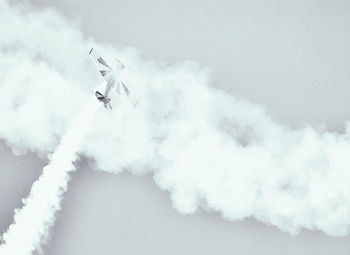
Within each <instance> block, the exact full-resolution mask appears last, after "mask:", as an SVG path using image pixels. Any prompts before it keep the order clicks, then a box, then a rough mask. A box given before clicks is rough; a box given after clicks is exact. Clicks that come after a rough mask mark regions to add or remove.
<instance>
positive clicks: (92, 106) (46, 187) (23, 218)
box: [0, 98, 98, 255]
mask: <svg viewBox="0 0 350 255" xmlns="http://www.w3.org/2000/svg"><path fill="white" fill-rule="evenodd" d="M97 107H98V105H97V102H96V101H95V99H94V98H91V99H90V100H89V101H88V103H87V105H86V106H83V108H82V110H81V111H80V112H79V113H78V114H77V115H76V116H75V119H74V121H73V123H72V126H71V127H70V128H69V130H68V132H67V133H66V134H65V135H64V136H63V137H62V140H61V142H60V144H59V145H58V147H57V149H56V150H55V152H54V153H53V154H52V156H51V160H50V163H49V164H48V165H47V166H45V167H44V169H43V174H42V175H41V176H40V178H39V179H38V180H37V181H36V182H35V183H34V184H33V186H32V188H31V191H30V194H29V196H28V197H27V198H26V199H24V200H23V203H24V206H23V208H21V209H17V210H16V211H15V216H14V222H13V223H12V224H11V225H10V227H9V228H8V230H7V231H6V232H5V233H4V234H3V241H4V242H5V243H4V244H3V245H1V246H0V253H1V254H2V255H28V254H32V252H33V251H35V250H40V248H41V244H42V243H43V242H45V241H46V240H47V237H48V233H49V228H50V227H51V226H52V225H53V223H54V222H55V213H56V212H57V211H58V210H59V209H60V204H61V200H62V197H63V194H64V192H65V191H66V190H67V183H68V181H69V174H70V172H72V171H74V170H75V169H76V168H75V166H74V165H73V162H74V161H75V160H76V158H77V152H78V150H79V149H80V145H81V142H82V140H83V138H84V135H85V134H86V131H87V130H88V127H89V126H90V123H91V121H92V119H93V117H94V116H95V112H96V110H97Z"/></svg>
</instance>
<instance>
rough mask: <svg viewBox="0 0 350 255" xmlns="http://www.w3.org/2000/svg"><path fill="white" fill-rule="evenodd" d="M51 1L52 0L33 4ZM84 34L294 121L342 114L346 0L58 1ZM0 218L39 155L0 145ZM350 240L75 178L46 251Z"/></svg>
mask: <svg viewBox="0 0 350 255" xmlns="http://www.w3.org/2000/svg"><path fill="white" fill-rule="evenodd" d="M32 2H33V3H34V4H36V6H38V7H41V6H50V5H51V4H52V3H51V2H50V1H32ZM55 7H56V8H58V10H60V11H62V12H63V13H64V14H66V15H67V16H68V17H70V18H74V19H78V20H79V23H80V25H81V26H82V28H83V31H84V33H85V34H86V35H87V36H93V37H94V38H96V39H97V40H99V41H106V42H110V43H113V44H115V45H118V46H135V47H137V48H139V49H140V50H142V51H143V54H144V55H146V56H147V58H150V59H160V60H164V61H166V62H168V63H176V62H182V61H183V60H186V59H192V60H195V61H197V62H199V63H200V64H201V65H202V66H208V67H209V68H210V69H211V70H212V80H213V82H212V83H213V84H214V85H215V86H218V87H220V88H223V89H224V90H226V91H229V92H230V93H232V94H235V95H238V96H242V97H244V98H247V99H249V100H251V101H252V102H254V103H260V104H263V105H265V106H266V107H267V110H268V112H269V113H270V114H271V115H272V116H273V118H275V119H277V120H280V121H281V122H284V123H288V124H289V125H291V126H302V125H304V124H305V123H309V124H313V125H319V124H322V123H324V124H325V125H326V126H327V127H328V129H330V130H342V129H343V124H344V122H345V120H349V119H350V118H349V117H350V114H349V111H348V109H349V106H350V103H349V100H348V99H349V95H350V88H349V86H348V84H349V81H350V75H349V72H348V68H349V64H350V58H349V55H350V51H349V48H348V45H349V43H350V32H349V31H350V29H349V26H350V22H349V21H350V20H349V19H350V17H349V15H348V13H349V12H348V11H349V7H350V5H349V4H348V3H347V2H346V1H332V2H330V1H295V2H293V4H291V3H287V1H278V2H277V1H270V2H269V1H265V2H264V3H262V2H261V1H250V4H247V3H243V1H241V2H240V1H230V2H229V1H221V2H219V3H217V2H215V3H214V2H212V1H207V2H204V1H177V2H176V3H175V2H174V3H165V2H164V1H147V2H146V1H113V2H112V1H105V0H104V1H89V2H86V1H74V2H73V1H66V0H65V1H57V2H55ZM0 164H1V165H0V167H1V172H2V178H1V179H0V191H1V192H0V201H1V211H0V227H1V229H0V230H1V231H4V230H5V228H6V227H7V226H8V225H9V224H10V222H11V221H12V210H13V209H14V208H16V207H18V206H19V205H20V203H21V202H20V201H21V198H23V197H25V196H26V194H27V193H28V191H29V189H30V186H31V184H32V182H33V181H34V180H35V179H36V178H37V177H38V176H39V175H40V172H41V167H42V166H43V165H44V162H42V161H41V160H39V159H38V158H37V157H36V156H35V155H33V154H28V155H25V156H20V157H16V156H14V155H12V154H11V153H10V152H9V150H8V148H7V147H6V146H5V145H1V148H0ZM349 243H350V242H349V237H344V238H331V237H328V236H326V235H325V234H323V233H320V232H312V231H303V232H302V233H301V234H300V235H298V236H297V237H291V236H289V235H288V234H283V233H281V232H280V231H279V230H278V229H276V228H273V227H269V226H265V225H263V224H261V223H257V222H255V221H253V220H246V221H244V222H240V223H230V222H227V221H224V220H222V218H221V217H220V216H219V215H217V214H212V213H205V212H200V213H198V214H196V215H194V216H183V215H180V214H178V213H177V212H176V211H175V210H173V209H172V208H171V202H170V199H169V197H168V194H167V193H166V192H162V191H160V190H159V189H158V188H157V187H156V186H155V184H154V183H153V181H152V178H151V177H150V176H144V177H135V176H131V175H127V174H122V175H117V176H115V175H110V174H106V173H102V172H96V171H94V170H93V169H91V168H90V167H89V166H88V165H87V164H86V163H83V164H81V166H80V169H79V171H78V172H76V173H75V174H74V175H73V178H72V181H71V183H70V187H69V191H68V193H67V194H66V196H65V199H64V203H63V210H62V211H61V212H60V213H59V215H58V221H57V224H56V225H55V227H54V228H53V230H52V238H51V240H50V241H49V243H48V245H47V247H45V250H46V252H45V253H46V254H100V253H102V254H140V253H141V252H142V253H146V254H149V253H153V254H163V253H167V254H178V253H183V254H193V253H195V254H197V253H201V254H213V253H221V254H232V253H233V254H235V253H239V254H257V253H258V254H281V253H282V252H283V253H284V254H347V251H348V250H349V248H350V244H349Z"/></svg>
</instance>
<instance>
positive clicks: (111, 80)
mask: <svg viewBox="0 0 350 255" xmlns="http://www.w3.org/2000/svg"><path fill="white" fill-rule="evenodd" d="M89 55H90V56H91V57H92V60H93V62H94V63H95V64H96V67H97V69H98V71H99V72H100V74H101V75H102V77H103V79H104V80H105V81H106V83H105V86H103V87H102V88H99V89H96V91H95V96H96V98H97V100H98V101H100V102H101V103H103V106H104V107H105V108H106V109H112V106H111V104H110V103H109V102H110V101H111V98H110V97H109V93H110V92H111V90H112V89H113V88H114V87H115V89H116V92H117V93H118V94H119V95H121V91H120V87H122V88H123V89H122V91H124V93H125V95H126V96H128V97H129V96H130V91H129V89H128V88H127V87H126V85H125V84H124V83H123V82H122V81H121V80H120V78H119V76H120V73H121V72H122V71H123V70H124V68H125V66H124V65H123V63H122V62H120V60H119V59H115V63H114V65H112V66H110V65H108V64H107V63H106V61H104V60H103V58H102V57H100V56H99V55H98V54H97V52H96V51H95V50H94V49H93V48H92V49H91V50H90V52H89ZM122 93H123V92H122Z"/></svg>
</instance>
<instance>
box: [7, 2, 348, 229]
mask: <svg viewBox="0 0 350 255" xmlns="http://www.w3.org/2000/svg"><path fill="white" fill-rule="evenodd" d="M0 34H1V35H2V36H1V39H0V51H1V59H0V94H1V96H2V100H1V101H0V115H1V120H2V123H1V125H0V138H2V139H4V140H6V142H7V143H8V144H9V145H10V146H11V147H12V148H14V150H15V151H16V152H23V151H26V150H32V151H36V152H38V153H39V154H42V155H45V153H47V152H48V151H52V150H53V149H54V148H55V146H56V145H57V143H58V138H59V137H60V136H61V135H62V134H63V133H64V130H66V129H67V127H68V126H69V123H71V120H72V118H74V115H73V112H74V111H76V110H77V109H78V108H79V105H81V104H82V102H84V98H86V97H87V95H88V94H89V93H91V89H92V88H93V87H95V86H96V84H97V83H98V82H100V80H99V77H98V74H97V73H96V70H95V69H94V66H93V65H92V63H90V60H89V59H88V57H87V52H88V50H89V49H90V48H91V47H92V46H94V48H96V49H97V50H98V51H99V53H100V54H101V55H103V56H105V57H106V58H107V59H106V60H107V61H108V57H111V58H113V57H118V58H120V59H121V60H122V61H123V62H124V63H125V64H127V65H129V66H132V69H129V70H127V71H126V72H125V73H123V77H122V79H123V81H124V82H125V83H126V84H127V85H128V87H129V88H130V90H131V92H132V93H133V95H134V96H135V97H136V98H137V100H138V102H139V104H138V107H137V108H136V109H135V110H134V111H132V113H130V111H127V110H125V107H127V106H125V105H124V104H123V103H120V102H119V101H118V100H113V102H114V105H113V107H114V108H113V110H112V111H111V112H107V111H101V112H100V114H98V115H97V116H96V121H94V123H93V124H92V125H91V130H90V131H89V132H88V134H87V137H86V139H85V140H84V145H83V153H84V154H85V155H86V156H88V157H91V158H93V159H94V160H95V162H96V165H97V167H98V168H99V169H100V170H103V171H108V172H112V173H119V172H121V171H124V170H127V171H131V172H133V173H135V174H142V173H145V172H152V173H153V175H154V180H155V182H156V183H157V184H158V186H159V187H160V188H162V189H165V190H168V191H169V192H170V195H171V198H172V201H173V205H174V208H175V209H176V210H178V211H179V212H180V213H194V212H195V211H196V210H197V209H198V208H203V209H205V210H210V211H215V212H218V213H220V214H221V215H222V216H223V217H224V218H225V219H227V220H230V221H234V220H241V219H244V218H247V217H254V218H256V219H258V220H260V221H262V222H265V223H267V224H272V225H275V226H277V227H278V228H279V229H281V230H282V231H286V232H289V233H291V234H296V233H298V231H299V230H300V229H303V228H306V229H318V230H322V231H324V232H326V233H327V234H329V235H345V234H347V233H348V231H349V224H350V203H349V201H350V188H349V187H350V178H349V176H350V173H349V170H350V157H349V153H350V124H349V123H346V124H345V127H346V131H345V132H344V133H343V134H337V133H331V132H323V133H322V132H319V131H316V130H314V129H313V128H312V127H305V128H303V129H299V130H292V129H291V128H288V127H287V126H285V125H282V124H280V123H277V122H276V121H273V120H272V119H271V118H270V117H269V116H268V115H267V114H266V112H265V111H264V110H263V109H262V108H261V107H259V106H256V105H253V104H251V103H249V102H245V101H243V100H238V99H237V98H235V97H233V96H231V95H228V94H225V93H223V92H222V91H220V90H218V89H215V88H213V87H211V86H210V85H209V84H210V82H209V81H208V75H207V72H206V70H203V69H202V68H200V67H199V66H198V65H197V64H196V63H194V62H189V61H187V62H185V63H182V64H179V65H176V66H165V65H164V64H161V63H157V62H155V61H146V60H143V59H142V58H141V57H140V55H139V54H138V52H137V51H136V50H135V49H131V48H126V49H119V50H117V49H115V48H113V47H111V46H110V45H107V44H101V43H97V42H95V41H94V40H92V39H87V38H84V35H83V34H82V33H81V32H80V31H79V29H78V28H77V27H76V25H75V24H74V23H73V22H72V21H70V20H67V19H65V18H64V17H63V16H61V15H60V14H58V13H57V12H55V11H54V10H52V9H44V10H36V9H34V8H32V7H30V6H27V5H21V6H9V5H8V4H7V3H6V2H3V1H0Z"/></svg>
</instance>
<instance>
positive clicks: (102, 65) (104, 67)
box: [89, 48, 112, 82]
mask: <svg viewBox="0 0 350 255" xmlns="http://www.w3.org/2000/svg"><path fill="white" fill-rule="evenodd" d="M89 55H90V56H91V58H92V60H93V61H94V63H95V64H96V67H97V69H98V71H99V72H100V74H101V75H102V77H103V78H104V79H105V80H106V81H107V82H108V80H109V79H108V76H109V74H110V73H111V72H112V68H111V67H110V66H109V65H108V64H107V63H106V61H104V59H103V58H102V57H100V56H99V55H98V54H97V52H96V51H95V50H94V49H93V48H92V49H91V50H90V52H89Z"/></svg>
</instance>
